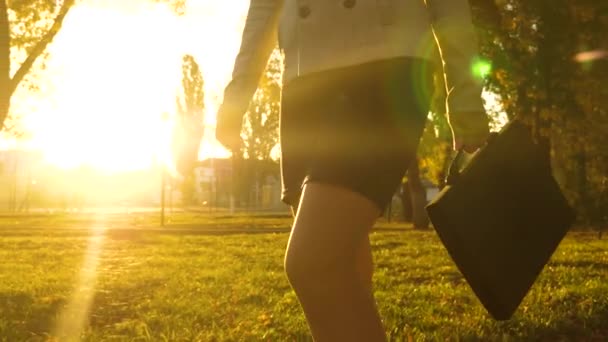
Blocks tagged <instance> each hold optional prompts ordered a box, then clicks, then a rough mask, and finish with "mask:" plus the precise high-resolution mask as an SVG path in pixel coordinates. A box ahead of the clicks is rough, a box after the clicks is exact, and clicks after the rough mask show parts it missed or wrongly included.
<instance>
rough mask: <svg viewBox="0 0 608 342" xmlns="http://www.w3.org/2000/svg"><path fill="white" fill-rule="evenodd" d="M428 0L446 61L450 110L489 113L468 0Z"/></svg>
mask: <svg viewBox="0 0 608 342" xmlns="http://www.w3.org/2000/svg"><path fill="white" fill-rule="evenodd" d="M425 2H426V5H427V8H428V10H429V11H430V16H431V20H432V26H433V33H434V35H435V39H436V41H437V44H438V46H439V51H440V54H441V59H442V61H443V71H444V77H445V84H446V90H447V93H448V97H447V109H448V113H463V112H482V113H485V111H484V107H483V102H482V99H481V93H482V90H483V84H482V80H481V78H480V77H477V76H475V75H474V73H473V65H474V63H475V62H476V60H477V58H478V53H479V52H478V42H477V36H476V33H475V28H474V27H473V23H472V18H471V9H470V6H469V2H468V0H425Z"/></svg>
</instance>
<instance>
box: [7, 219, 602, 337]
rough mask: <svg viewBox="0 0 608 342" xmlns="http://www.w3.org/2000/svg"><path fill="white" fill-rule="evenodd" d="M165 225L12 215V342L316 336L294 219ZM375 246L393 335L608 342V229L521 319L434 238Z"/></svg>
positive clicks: (557, 265)
mask: <svg viewBox="0 0 608 342" xmlns="http://www.w3.org/2000/svg"><path fill="white" fill-rule="evenodd" d="M155 218H156V216H154V217H152V216H150V215H149V214H148V215H143V214H142V215H134V214H131V215H127V214H123V215H115V216H111V217H110V216H99V215H90V216H82V215H80V216H79V215H59V216H58V215H54V216H48V215H46V216H45V215H41V216H38V217H1V218H0V259H1V260H3V262H2V263H1V264H0V336H1V338H0V339H1V340H3V341H49V340H55V339H56V337H57V336H64V338H63V339H60V340H70V338H74V337H78V336H80V337H81V340H83V341H260V340H263V341H284V340H285V341H294V340H296V341H297V340H309V337H308V332H307V328H306V324H305V321H304V317H303V315H302V313H301V311H300V308H299V306H298V303H297V301H296V298H295V295H294V293H293V292H292V291H291V289H290V287H289V285H288V283H287V279H286V277H285V275H284V273H283V269H282V260H283V249H284V248H285V245H286V242H287V238H288V234H287V232H286V231H287V229H286V228H287V227H288V226H289V219H288V218H284V217H278V216H277V217H274V216H264V217H255V218H253V217H246V216H238V217H236V218H230V217H227V216H219V215H216V216H215V217H211V218H210V217H209V216H205V215H189V216H188V215H186V214H181V215H173V216H172V217H171V224H170V225H169V226H168V227H166V228H158V227H156V228H154V227H153V225H152V222H153V221H154V220H155ZM108 228H109V229H108ZM224 228H225V230H224ZM387 228H392V229H387ZM224 231H225V232H228V233H229V234H222V232H224ZM247 231H251V232H257V233H259V232H264V234H251V233H248V232H247ZM372 244H373V252H374V258H375V261H376V265H377V269H376V274H375V291H376V298H377V301H378V305H379V309H380V311H381V315H382V317H383V319H384V323H385V326H386V330H387V333H388V334H389V336H390V338H391V340H394V341H402V340H404V341H408V340H412V341H418V340H446V339H449V340H466V341H468V340H484V341H486V340H501V341H520V340H542V341H556V340H557V341H559V340H564V341H570V340H575V341H590V340H591V341H593V340H595V341H605V340H608V295H607V293H608V240H607V239H605V238H604V239H602V240H599V239H598V238H597V234H592V233H583V232H579V233H570V234H569V235H568V237H567V238H566V239H565V240H564V241H563V243H562V244H561V245H560V247H559V249H558V250H557V252H556V253H555V255H554V256H553V258H552V260H551V262H550V264H549V265H548V266H547V267H546V268H545V270H544V271H543V273H542V274H541V276H540V278H539V279H538V281H537V283H536V284H535V285H534V287H533V289H532V291H531V292H530V293H529V294H528V296H527V297H526V298H525V299H524V302H523V303H522V305H521V307H520V308H519V310H518V311H517V313H516V315H515V316H514V317H513V319H512V320H510V321H507V322H496V321H493V320H492V319H491V318H490V317H489V316H488V315H487V314H486V312H485V311H484V309H483V307H482V306H481V305H480V304H479V302H478V301H477V299H476V298H475V297H474V295H473V293H472V292H471V290H470V289H469V288H468V286H467V284H466V283H465V281H464V280H463V278H462V277H461V276H460V274H459V273H458V271H457V270H456V268H455V267H454V266H453V264H452V263H451V261H450V259H449V257H448V255H447V253H446V252H445V250H444V249H443V247H442V245H441V244H440V242H439V240H438V239H437V236H436V234H435V233H434V232H433V231H425V232H421V231H415V230H412V229H408V228H407V227H404V226H402V225H395V224H391V225H389V224H381V225H379V229H378V230H377V231H376V232H374V233H373V234H372Z"/></svg>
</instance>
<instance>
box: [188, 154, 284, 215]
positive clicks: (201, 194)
mask: <svg viewBox="0 0 608 342" xmlns="http://www.w3.org/2000/svg"><path fill="white" fill-rule="evenodd" d="M195 181H196V192H197V198H198V200H199V201H200V203H201V204H203V205H209V206H213V207H229V206H230V205H231V197H232V194H233V193H234V197H235V198H234V201H235V206H236V207H240V208H247V209H254V210H272V209H286V206H285V205H284V204H283V203H282V202H281V174H280V169H279V164H278V162H275V161H271V160H270V161H268V160H253V159H243V160H240V161H238V162H236V165H235V163H234V162H233V160H232V159H226V158H211V159H206V160H203V161H200V162H199V163H198V164H197V166H196V168H195Z"/></svg>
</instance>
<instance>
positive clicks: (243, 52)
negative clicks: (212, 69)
mask: <svg viewBox="0 0 608 342" xmlns="http://www.w3.org/2000/svg"><path fill="white" fill-rule="evenodd" d="M282 4H283V0H251V3H250V6H249V12H248V14H247V20H246V22H245V28H244V30H243V38H242V42H241V48H240V50H239V53H238V55H237V57H236V61H235V63H234V69H233V72H232V80H231V81H230V83H229V84H228V86H227V87H226V89H225V92H224V104H223V106H224V105H229V106H230V107H232V110H235V109H237V108H238V109H239V111H242V113H241V114H244V112H245V111H246V110H247V106H248V105H249V101H250V100H251V98H252V96H253V93H254V92H255V90H256V89H257V86H258V83H259V81H260V77H261V76H262V72H263V71H264V69H265V68H266V64H267V63H268V58H269V57H270V54H271V53H272V50H273V49H274V47H275V46H276V38H277V30H278V21H279V15H280V12H281V7H282Z"/></svg>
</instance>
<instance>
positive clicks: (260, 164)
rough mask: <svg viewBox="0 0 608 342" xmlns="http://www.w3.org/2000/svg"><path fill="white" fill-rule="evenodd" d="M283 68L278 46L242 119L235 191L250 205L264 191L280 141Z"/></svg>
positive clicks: (241, 199)
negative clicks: (273, 156)
mask: <svg viewBox="0 0 608 342" xmlns="http://www.w3.org/2000/svg"><path fill="white" fill-rule="evenodd" d="M281 69H282V60H281V54H280V52H279V50H275V51H274V52H273V53H272V55H271V56H270V60H269V61H268V65H267V66H266V70H265V72H264V74H263V75H262V78H261V79H260V83H259V85H258V89H257V91H256V92H255V94H254V95H253V98H252V100H251V102H250V103H249V107H248V109H247V112H246V113H245V116H244V119H243V130H242V132H241V138H242V139H243V144H242V145H241V151H240V156H238V160H237V163H236V164H235V168H236V170H235V171H236V172H237V176H236V177H235V178H236V179H237V180H238V184H236V187H237V194H236V195H237V197H238V198H240V201H241V202H243V201H245V202H247V203H249V204H250V205H251V204H254V203H257V201H258V199H259V196H260V195H261V191H259V188H260V186H261V185H262V184H263V183H264V179H265V176H266V174H267V172H265V170H268V168H267V167H266V166H267V165H269V163H271V162H272V156H271V154H272V150H273V149H274V148H275V147H276V146H277V144H278V143H279V112H280V107H281V104H280V101H281ZM276 167H277V168H278V164H276Z"/></svg>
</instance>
